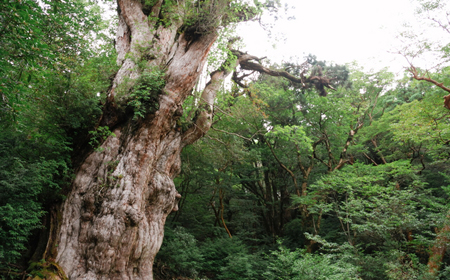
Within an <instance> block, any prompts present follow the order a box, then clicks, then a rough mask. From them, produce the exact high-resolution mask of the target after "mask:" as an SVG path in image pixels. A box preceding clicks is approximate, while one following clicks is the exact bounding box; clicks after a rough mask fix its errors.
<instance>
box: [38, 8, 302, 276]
mask: <svg viewBox="0 0 450 280" xmlns="http://www.w3.org/2000/svg"><path fill="white" fill-rule="evenodd" d="M232 2H233V1H231V0H208V1H193V0H176V1H175V0H174V1H165V0H153V1H143V0H141V1H139V0H117V4H118V13H119V26H118V31H117V40H116V49H117V52H118V58H117V63H118V64H119V66H120V69H119V71H118V72H117V74H116V76H115V78H114V81H113V84H112V87H111V89H110V91H109V93H108V96H107V100H106V104H105V105H104V110H103V115H102V118H101V121H100V125H101V126H108V127H109V128H110V129H111V130H112V132H113V134H112V135H110V136H109V137H108V138H107V139H106V140H105V141H104V142H103V143H102V144H101V146H100V147H99V148H98V149H97V150H96V151H93V152H91V153H90V154H89V155H87V156H86V157H85V158H84V159H83V160H81V162H80V163H79V165H78V167H77V168H76V172H75V179H74V181H73V183H72V185H71V188H70V190H69V192H68V194H67V199H66V200H65V201H64V203H63V205H62V206H61V207H60V209H59V211H58V213H59V214H58V215H56V214H55V213H54V215H53V216H52V217H53V221H54V222H55V223H57V225H53V226H52V230H51V233H50V238H49V239H50V242H49V243H48V245H47V249H46V253H45V257H46V258H47V259H48V258H50V259H54V260H55V261H56V263H57V264H59V267H60V268H61V269H62V270H63V271H64V273H65V274H66V275H67V277H68V278H69V279H146V280H148V279H153V276H152V266H153V260H154V258H155V255H156V253H157V252H158V250H159V248H160V246H161V243H162V239H163V235H164V223H165V220H166V218H167V215H168V214H169V213H170V212H172V211H176V210H177V208H178V206H177V201H178V198H179V197H180V195H179V194H178V192H177V190H176V189H175V185H174V183H173V178H174V177H175V176H176V175H177V174H178V172H179V170H180V153H181V150H182V149H183V147H185V146H186V145H189V144H191V143H193V142H195V141H196V140H198V139H199V138H201V137H202V136H203V135H205V133H206V132H207V131H208V130H209V128H210V127H211V124H212V118H213V111H214V110H213V109H214V108H213V104H214V99H215V96H216V92H217V90H218V89H219V88H220V86H221V84H222V82H223V80H224V79H225V77H226V76H228V75H229V74H230V72H231V71H233V70H234V69H235V68H236V66H237V65H241V68H242V69H249V70H255V71H258V72H263V73H267V74H269V75H274V76H283V77H286V78H288V79H291V80H293V79H295V80H294V82H296V81H300V82H302V81H303V80H301V79H298V78H295V77H291V76H289V75H281V74H280V73H282V72H277V71H269V70H268V69H267V68H265V67H263V66H262V65H259V64H256V63H251V62H250V60H258V58H256V57H254V56H251V55H248V54H246V53H242V52H239V51H230V56H229V59H228V60H227V61H225V62H224V64H223V65H222V66H221V67H220V69H218V70H217V71H215V72H213V73H212V74H211V80H210V81H209V82H208V84H207V85H206V86H205V89H204V90H203V93H202V95H201V98H200V100H199V102H198V110H197V112H196V114H195V117H194V119H193V120H192V122H191V125H190V126H189V127H188V128H187V129H182V128H181V127H180V125H179V118H180V117H181V115H182V113H183V109H182V104H183V102H184V100H185V99H186V97H187V96H189V94H191V93H192V90H193V88H194V86H195V84H196V82H197V81H198V79H199V76H200V75H201V73H202V69H203V66H204V64H205V61H206V58H207V56H208V54H209V51H210V49H211V47H212V45H213V44H214V42H215V41H216V39H217V36H218V34H217V32H218V29H219V26H221V25H224V24H226V23H227V22H231V21H242V20H247V19H248V17H249V16H251V15H254V12H255V10H256V9H254V8H251V7H243V5H244V4H241V3H240V2H239V1H237V2H236V4H235V5H238V6H239V8H233V7H231V6H232ZM244 10H245V12H244ZM233 12H234V13H235V14H233ZM229 47H230V46H229ZM152 71H164V73H165V74H164V81H165V86H164V87H163V88H162V89H160V88H158V89H156V91H157V92H156V94H155V92H154V91H155V89H152V88H149V86H150V87H151V85H152V83H148V84H146V85H145V87H144V88H145V89H146V90H148V92H149V95H147V97H148V98H149V99H147V100H144V99H142V100H139V101H142V102H141V103H147V105H148V107H149V108H150V107H151V108H153V109H152V110H150V109H148V110H147V111H142V110H140V109H139V108H137V109H138V112H139V115H141V116H140V117H139V118H136V115H133V112H130V106H129V104H130V101H131V104H133V100H136V99H139V97H136V95H137V90H138V89H139V91H140V92H141V94H142V90H143V88H142V87H139V83H142V82H143V80H142V79H141V78H142V77H144V74H149V73H151V72H152ZM283 73H284V72H283ZM156 77H158V75H157V76H156ZM144 82H145V81H144ZM133 96H134V97H133ZM133 98H134V99H133ZM149 102H154V103H155V104H148V103H149ZM136 107H137V106H136ZM135 109H136V108H135ZM57 267H58V266H57ZM59 274H61V271H60V272H59ZM55 277H56V276H55ZM56 278H57V277H56ZM56 278H55V279H56ZM60 278H61V277H60Z"/></svg>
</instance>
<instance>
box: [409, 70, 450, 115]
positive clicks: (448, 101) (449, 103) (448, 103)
mask: <svg viewBox="0 0 450 280" xmlns="http://www.w3.org/2000/svg"><path fill="white" fill-rule="evenodd" d="M409 72H411V74H412V75H413V78H414V79H416V80H418V81H427V82H429V83H432V84H434V85H435V86H437V87H439V88H441V89H443V90H445V91H446V92H448V93H450V88H449V87H446V86H444V84H443V83H439V82H438V81H435V80H433V79H431V78H430V77H425V76H420V75H419V73H418V71H417V69H416V67H414V66H413V65H412V64H410V67H409ZM444 107H445V108H447V109H449V110H450V94H448V95H446V96H444Z"/></svg>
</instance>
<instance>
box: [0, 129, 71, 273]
mask: <svg viewBox="0 0 450 280" xmlns="http://www.w3.org/2000/svg"><path fill="white" fill-rule="evenodd" d="M22 137H23V136H22V135H21V134H20V133H15V132H11V131H3V133H1V134H0V159H1V160H0V217H1V218H0V252H1V254H0V268H3V267H4V265H5V263H13V262H15V261H16V260H17V259H18V258H19V257H20V256H21V253H22V251H23V250H24V249H25V248H26V247H25V246H26V244H27V241H28V237H29V236H30V234H31V232H32V230H34V229H36V228H39V227H40V226H41V225H40V222H41V221H40V218H41V217H42V215H44V213H45V212H44V209H43V205H42V204H43V203H50V202H52V201H53V200H55V199H60V198H58V196H57V195H55V193H57V191H58V190H59V188H60V185H61V184H62V183H63V182H64V180H65V179H67V177H66V176H67V175H68V162H67V161H68V157H67V155H66V156H65V157H64V156H62V155H64V150H61V149H64V148H65V146H64V144H61V145H59V147H58V146H57V145H54V144H56V143H51V142H42V141H41V140H40V139H39V138H31V139H23V138H22ZM52 146H53V147H52ZM33 149H38V150H40V152H44V151H45V150H47V151H48V152H54V153H55V154H53V155H52V154H48V155H46V158H44V155H41V154H40V153H39V152H37V151H33ZM60 152H61V153H62V155H60V154H59V153H60Z"/></svg>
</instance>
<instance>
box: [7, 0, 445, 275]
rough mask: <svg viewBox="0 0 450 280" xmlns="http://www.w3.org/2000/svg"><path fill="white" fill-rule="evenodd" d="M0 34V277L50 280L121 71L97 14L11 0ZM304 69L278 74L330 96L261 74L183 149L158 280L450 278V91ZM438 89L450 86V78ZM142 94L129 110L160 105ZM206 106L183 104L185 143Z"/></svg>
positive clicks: (324, 66)
mask: <svg viewBox="0 0 450 280" xmlns="http://www.w3.org/2000/svg"><path fill="white" fill-rule="evenodd" d="M424 7H425V9H428V10H429V11H431V12H432V11H434V10H435V9H439V8H441V7H440V6H439V5H437V6H429V7H426V6H424ZM0 22H1V23H2V24H1V27H0V57H1V59H0V97H1V99H0V277H1V278H2V279H14V278H18V279H22V277H24V276H27V275H29V276H35V277H42V278H43V277H44V276H45V274H42V271H43V270H45V267H46V266H47V265H49V264H47V263H46V260H42V259H40V256H42V254H43V251H45V250H47V248H46V245H45V244H43V242H42V241H41V240H38V239H39V236H41V238H42V232H45V228H46V227H48V226H49V223H48V219H49V217H48V215H47V213H48V212H49V210H50V209H51V208H52V207H56V205H58V202H60V201H61V200H64V198H65V197H64V195H65V194H66V193H67V187H68V186H69V184H70V182H71V179H72V175H73V173H72V167H73V166H74V165H76V161H77V160H78V158H77V156H78V155H79V154H80V153H82V152H84V151H86V149H87V150H89V149H95V148H96V146H97V145H98V143H99V142H101V141H102V140H103V138H104V137H105V136H106V135H110V132H109V130H108V129H107V128H106V127H99V124H98V121H99V120H98V118H99V116H100V115H101V110H102V101H103V100H104V97H105V96H104V93H105V92H106V91H107V89H108V87H109V86H110V83H111V80H110V76H111V75H112V74H114V72H115V71H116V70H117V69H116V66H115V59H116V57H115V52H114V50H113V45H112V43H111V40H110V39H109V37H108V35H107V34H109V33H108V32H107V31H105V30H106V25H105V22H103V21H102V20H101V18H100V9H99V7H98V6H96V5H94V4H92V3H89V2H87V1H68V2H65V1H39V2H36V1H33V0H22V1H20V2H16V1H9V2H5V3H1V4H0ZM447 28H448V26H447ZM94 37H96V38H94ZM94 42H95V43H94ZM441 53H442V54H443V57H444V58H445V57H448V56H449V48H448V46H447V48H441ZM305 60H306V62H307V63H305V64H299V65H297V64H293V63H290V64H285V65H274V64H272V65H270V67H271V68H272V69H277V70H285V71H287V72H288V73H289V74H291V75H293V76H299V75H300V74H301V73H302V72H303V71H304V73H312V72H314V71H316V72H317V71H319V70H318V69H320V71H323V74H324V75H326V76H327V77H333V80H332V81H331V85H332V86H333V87H334V88H335V89H336V90H335V91H333V92H332V93H331V94H328V95H327V96H325V97H323V96H319V93H320V92H318V89H317V88H316V87H314V86H309V87H304V86H302V85H300V84H297V83H293V82H290V81H288V80H286V79H282V78H280V77H271V76H268V75H258V76H250V77H253V79H250V78H247V80H246V81H245V87H240V86H238V85H236V84H233V85H232V86H231V88H230V89H228V88H227V87H224V89H223V90H222V91H221V93H220V94H219V95H218V98H217V100H216V104H215V107H216V111H215V119H214V125H213V127H212V129H211V131H210V132H209V133H208V134H207V135H206V136H205V137H204V138H203V139H202V140H200V141H198V142H196V143H195V144H193V145H191V146H188V147H187V148H185V150H184V151H183V154H182V162H183V166H182V171H181V174H180V175H179V177H178V178H177V179H176V181H175V183H176V185H177V189H178V191H179V192H180V193H181V195H182V198H181V200H180V202H179V211H178V212H174V213H172V214H171V215H170V216H169V217H168V220H167V223H166V232H165V240H164V243H163V246H162V248H161V251H160V252H159V254H158V255H157V260H156V261H155V274H156V277H157V278H159V279H176V278H177V277H186V278H189V279H286V280H287V279H448V278H450V255H449V253H448V250H447V246H448V243H449V240H450V236H449V235H450V224H449V223H450V219H449V217H450V216H449V215H450V212H449V211H450V208H449V207H450V204H449V202H448V201H449V198H450V168H449V163H448V161H449V160H450V147H449V143H450V140H449V139H450V128H449V125H450V121H449V120H450V111H449V110H448V109H447V108H445V107H443V106H442V97H443V95H444V94H445V92H444V91H443V90H442V89H441V88H439V87H437V86H435V85H433V84H432V83H425V82H421V81H417V80H414V79H410V74H409V73H406V74H405V76H404V77H401V78H396V77H395V76H394V75H393V74H392V73H389V72H388V71H387V70H381V71H377V72H374V71H367V70H364V69H362V68H360V67H359V66H358V65H356V64H350V65H345V66H344V65H334V64H329V63H327V62H324V61H319V60H317V59H316V57H314V56H312V55H310V56H308V57H306V58H305ZM443 65H445V63H444V64H443ZM152 73H153V74H154V75H156V76H158V75H161V73H160V72H157V71H156V70H155V71H154V72H152ZM149 75H151V74H149ZM428 77H429V78H430V79H433V80H435V81H439V82H441V83H443V84H446V85H448V84H450V67H443V68H440V69H439V71H435V72H429V73H428ZM140 85H141V84H140ZM145 85H146V84H144V83H142V86H140V87H139V88H137V89H139V91H142V92H143V93H142V95H143V96H144V97H142V98H141V99H136V100H134V102H132V103H131V104H130V106H132V107H139V106H140V105H141V103H145V102H144V101H145V97H147V98H150V97H148V96H150V95H148V96H146V95H145V94H146V92H145V89H146V87H145ZM241 86H242V85H241ZM198 101H199V93H194V94H193V95H192V96H191V97H190V99H188V100H187V101H186V102H185V104H184V110H185V114H184V116H183V117H182V119H180V121H179V122H180V127H181V129H184V127H185V126H188V125H189V123H188V120H189V118H188V116H189V117H192V114H193V112H195V110H196V109H197V108H196V106H197V105H198V104H199V102H198ZM139 108H140V107H139ZM135 109H136V108H135ZM141 109H142V108H141ZM147 109H148V108H146V109H145V110H147ZM156 109H157V108H156ZM142 110H144V109H142ZM148 110H150V109H148ZM135 111H136V112H135V114H136V115H135V116H136V118H137V117H139V116H140V115H142V114H144V113H145V112H142V111H140V109H136V110H135ZM94 152H95V151H94ZM40 233H41V234H40ZM178 279H185V278H178Z"/></svg>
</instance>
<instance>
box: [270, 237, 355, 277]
mask: <svg viewBox="0 0 450 280" xmlns="http://www.w3.org/2000/svg"><path fill="white" fill-rule="evenodd" d="M271 253H272V255H271V258H270V264H269V266H268V270H267V272H265V273H264V276H265V277H266V278H265V279H271V280H272V279H273V280H275V279H276V280H315V279H324V280H325V279H326V280H328V279H330V280H331V279H333V280H339V279H342V280H344V279H345V280H351V279H360V277H359V274H358V268H357V266H355V265H353V264H351V263H350V262H348V256H345V255H333V254H309V253H306V251H305V250H295V251H290V250H289V249H286V248H285V247H283V246H281V245H280V246H279V248H278V250H275V251H272V252H271Z"/></svg>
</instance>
